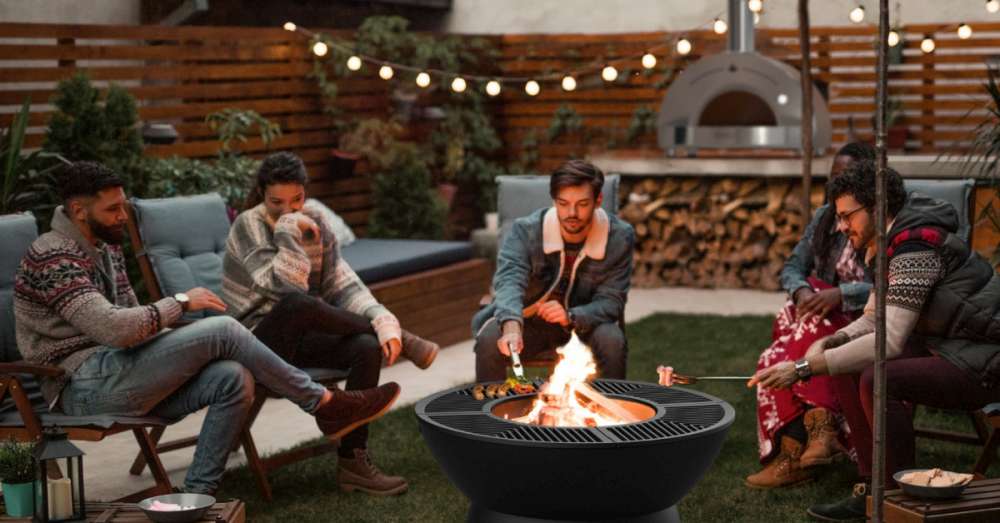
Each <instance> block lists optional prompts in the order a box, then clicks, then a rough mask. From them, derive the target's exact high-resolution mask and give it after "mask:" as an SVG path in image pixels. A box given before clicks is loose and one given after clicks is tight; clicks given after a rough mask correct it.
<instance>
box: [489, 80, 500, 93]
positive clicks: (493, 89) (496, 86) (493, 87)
mask: <svg viewBox="0 0 1000 523" xmlns="http://www.w3.org/2000/svg"><path fill="white" fill-rule="evenodd" d="M486 94H488V95H490V96H496V95H498V94H500V82H498V81H496V80H490V81H489V82H486Z"/></svg>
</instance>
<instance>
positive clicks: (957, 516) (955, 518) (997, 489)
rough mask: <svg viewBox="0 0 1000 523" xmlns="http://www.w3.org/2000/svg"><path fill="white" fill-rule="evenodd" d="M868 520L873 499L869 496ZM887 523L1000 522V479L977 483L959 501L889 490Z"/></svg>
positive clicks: (885, 508)
mask: <svg viewBox="0 0 1000 523" xmlns="http://www.w3.org/2000/svg"><path fill="white" fill-rule="evenodd" d="M867 503H868V508H867V511H868V517H869V518H871V514H872V498H871V496H868V502H867ZM883 508H884V510H883V515H884V521H885V523H923V522H929V521H935V522H948V523H980V522H985V521H1000V479H983V480H976V481H973V482H972V483H970V484H969V486H968V487H966V488H965V491H964V492H962V496H961V497H959V498H956V499H942V500H928V499H918V498H913V497H910V496H908V495H906V494H904V493H903V491H902V490H888V491H886V493H885V503H884V505H883Z"/></svg>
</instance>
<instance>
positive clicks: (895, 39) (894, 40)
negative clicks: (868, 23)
mask: <svg viewBox="0 0 1000 523" xmlns="http://www.w3.org/2000/svg"><path fill="white" fill-rule="evenodd" d="M886 41H887V42H889V47H896V46H897V45H899V32H898V31H896V30H892V31H889V36H887V37H886Z"/></svg>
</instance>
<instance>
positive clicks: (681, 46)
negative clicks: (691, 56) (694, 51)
mask: <svg viewBox="0 0 1000 523" xmlns="http://www.w3.org/2000/svg"><path fill="white" fill-rule="evenodd" d="M677 52H678V53H680V54H681V55H687V54H688V53H690V52H691V41H690V40H688V39H687V38H681V39H680V40H678V41H677Z"/></svg>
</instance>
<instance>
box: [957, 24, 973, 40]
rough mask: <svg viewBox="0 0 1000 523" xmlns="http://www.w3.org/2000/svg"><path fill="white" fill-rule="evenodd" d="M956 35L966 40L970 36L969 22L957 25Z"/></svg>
mask: <svg viewBox="0 0 1000 523" xmlns="http://www.w3.org/2000/svg"><path fill="white" fill-rule="evenodd" d="M958 37H959V38H961V39H962V40H968V39H969V38H971V37H972V28H971V27H969V24H962V25H960V26H958Z"/></svg>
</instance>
